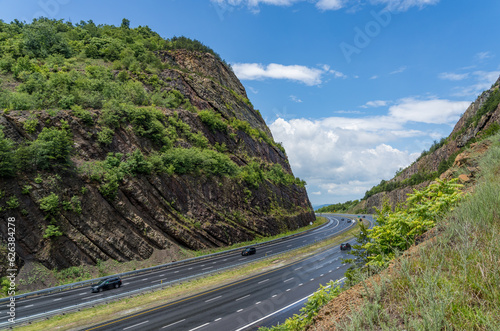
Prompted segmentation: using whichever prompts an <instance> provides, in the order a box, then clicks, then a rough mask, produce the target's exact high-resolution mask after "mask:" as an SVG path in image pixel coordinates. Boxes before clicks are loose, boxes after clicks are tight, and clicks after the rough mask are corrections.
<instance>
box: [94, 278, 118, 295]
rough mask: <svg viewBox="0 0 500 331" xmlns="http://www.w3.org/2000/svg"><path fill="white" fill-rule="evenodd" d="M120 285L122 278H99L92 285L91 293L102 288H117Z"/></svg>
mask: <svg viewBox="0 0 500 331" xmlns="http://www.w3.org/2000/svg"><path fill="white" fill-rule="evenodd" d="M120 286H122V280H121V279H120V277H111V278H106V279H103V280H101V281H100V282H99V283H97V284H96V285H94V286H92V293H95V292H101V291H103V290H109V289H112V288H118V287H120Z"/></svg>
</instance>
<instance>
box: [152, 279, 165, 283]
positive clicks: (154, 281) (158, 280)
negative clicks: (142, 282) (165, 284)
mask: <svg viewBox="0 0 500 331" xmlns="http://www.w3.org/2000/svg"><path fill="white" fill-rule="evenodd" d="M162 280H163V279H157V280H153V281H151V284H152V283H156V282H161V281H162Z"/></svg>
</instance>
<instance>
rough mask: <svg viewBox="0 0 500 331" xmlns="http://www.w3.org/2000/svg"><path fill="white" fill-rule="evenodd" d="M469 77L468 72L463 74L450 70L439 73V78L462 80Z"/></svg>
mask: <svg viewBox="0 0 500 331" xmlns="http://www.w3.org/2000/svg"><path fill="white" fill-rule="evenodd" d="M468 77H469V74H468V73H464V74H455V73H452V72H443V73H440V74H439V78H440V79H444V80H453V81H458V80H464V79H466V78H468Z"/></svg>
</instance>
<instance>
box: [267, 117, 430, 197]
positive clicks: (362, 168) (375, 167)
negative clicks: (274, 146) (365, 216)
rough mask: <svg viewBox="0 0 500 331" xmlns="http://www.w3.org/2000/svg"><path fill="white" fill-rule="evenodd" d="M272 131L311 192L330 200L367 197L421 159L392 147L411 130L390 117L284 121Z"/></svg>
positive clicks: (272, 127)
mask: <svg viewBox="0 0 500 331" xmlns="http://www.w3.org/2000/svg"><path fill="white" fill-rule="evenodd" d="M270 128H271V131H272V132H273V136H274V138H275V139H276V141H282V142H283V145H284V147H285V149H286V151H287V154H288V157H289V160H290V164H291V166H292V168H293V170H294V174H295V175H296V176H299V177H300V178H302V179H305V180H306V182H307V183H308V189H310V190H312V191H325V192H324V193H325V194H326V192H328V194H326V195H327V196H332V195H336V196H337V195H338V196H344V197H345V196H348V197H349V196H353V195H354V196H356V195H357V196H358V198H359V197H362V196H363V194H364V193H365V192H366V191H367V190H368V189H370V188H371V187H372V186H374V185H376V184H378V182H379V181H380V180H381V179H382V178H390V177H392V176H393V175H394V173H395V172H396V170H398V169H399V168H401V167H405V166H407V165H409V164H410V163H411V162H412V161H414V160H415V159H416V157H417V156H418V155H416V154H412V153H409V152H407V151H401V150H398V149H396V148H394V147H391V146H390V145H389V143H388V142H389V141H391V140H396V139H398V137H399V136H400V134H401V132H405V130H404V128H403V126H402V125H401V124H400V123H397V122H396V121H394V120H393V119H391V118H390V117H387V116H385V117H382V116H381V117H372V118H358V119H348V118H342V117H332V118H326V119H323V120H316V121H311V120H307V119H292V120H288V121H287V120H284V119H282V118H278V119H277V120H275V121H274V122H273V123H272V124H271V125H270ZM411 134H413V135H419V136H423V135H425V133H423V132H418V131H413V132H411ZM353 183H354V184H355V185H354V186H355V187H353ZM325 194H324V195H325Z"/></svg>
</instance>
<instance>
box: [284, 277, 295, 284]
mask: <svg viewBox="0 0 500 331" xmlns="http://www.w3.org/2000/svg"><path fill="white" fill-rule="evenodd" d="M293 278H294V277H292V278H288V279H287V280H285V281H283V283H286V282H289V281H291V280H292V279H293Z"/></svg>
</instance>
